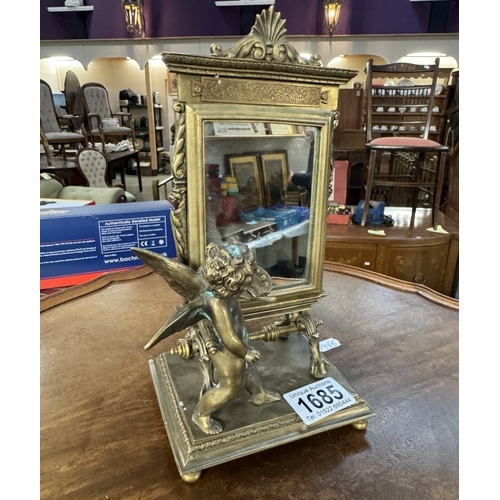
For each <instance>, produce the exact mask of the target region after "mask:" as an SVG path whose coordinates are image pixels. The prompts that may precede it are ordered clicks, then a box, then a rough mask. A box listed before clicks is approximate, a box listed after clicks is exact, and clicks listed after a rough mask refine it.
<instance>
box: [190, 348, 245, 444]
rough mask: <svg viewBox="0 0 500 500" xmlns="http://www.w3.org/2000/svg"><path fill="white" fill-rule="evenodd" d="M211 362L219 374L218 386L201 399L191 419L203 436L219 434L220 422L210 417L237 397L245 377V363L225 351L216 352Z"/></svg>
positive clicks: (220, 429)
mask: <svg viewBox="0 0 500 500" xmlns="http://www.w3.org/2000/svg"><path fill="white" fill-rule="evenodd" d="M212 361H213V363H214V366H215V369H216V370H217V372H218V374H219V384H218V385H217V386H215V387H212V388H211V389H209V390H208V391H207V392H206V393H205V394H204V395H203V396H202V397H201V399H200V401H199V402H198V404H197V405H196V408H195V409H194V411H193V416H192V417H191V418H192V420H193V422H194V423H195V424H196V425H197V426H198V427H199V428H200V429H201V430H202V431H203V432H204V433H205V434H219V433H220V432H221V431H222V425H221V424H220V422H217V420H214V419H213V418H212V417H211V415H212V413H213V412H215V411H217V410H218V409H220V408H222V407H223V406H224V405H225V404H226V403H227V402H228V401H230V400H231V399H233V398H234V397H235V396H236V395H238V393H239V392H240V390H241V388H242V386H243V377H244V375H245V361H243V360H242V359H240V358H237V357H236V356H234V355H233V354H231V353H229V352H227V351H225V352H224V351H222V352H218V353H217V354H215V355H214V356H212Z"/></svg>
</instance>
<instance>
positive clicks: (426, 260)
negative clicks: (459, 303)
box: [325, 207, 459, 296]
mask: <svg viewBox="0 0 500 500" xmlns="http://www.w3.org/2000/svg"><path fill="white" fill-rule="evenodd" d="M385 215H390V216H392V218H393V219H394V227H387V228H383V229H384V231H385V236H376V235H373V234H370V233H369V232H368V230H369V229H381V228H380V227H368V226H365V227H361V226H359V225H354V224H350V225H331V224H329V225H328V226H327V229H326V249H325V260H326V261H328V262H333V263H340V264H348V265H351V266H355V267H359V268H361V269H368V270H370V271H376V272H378V273H381V274H385V275H387V276H392V277H394V278H398V279H402V280H405V281H410V282H414V283H420V284H425V285H426V286H428V287H429V288H432V289H433V290H435V291H437V292H440V293H443V294H445V295H451V296H453V295H454V294H455V285H456V283H455V281H454V280H455V273H456V270H457V264H458V250H459V229H458V225H457V224H456V223H455V222H454V221H453V220H452V219H450V218H449V217H447V216H446V215H445V214H443V213H442V212H439V214H438V223H439V224H440V225H442V227H443V228H444V229H445V230H446V231H447V234H439V233H433V232H430V231H428V230H427V229H428V228H429V227H432V218H431V211H430V209H423V208H419V209H417V211H416V215H415V221H414V224H413V225H410V219H411V209H410V208H402V207H386V208H385Z"/></svg>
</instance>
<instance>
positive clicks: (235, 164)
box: [225, 153, 264, 212]
mask: <svg viewBox="0 0 500 500" xmlns="http://www.w3.org/2000/svg"><path fill="white" fill-rule="evenodd" d="M225 160H226V165H227V167H228V169H227V171H230V172H231V177H234V178H235V179H236V184H237V185H238V196H239V200H240V209H241V211H245V212H248V211H251V210H256V209H257V208H258V207H262V206H264V194H263V192H262V178H261V175H260V164H259V155H258V153H247V154H238V155H226V156H225Z"/></svg>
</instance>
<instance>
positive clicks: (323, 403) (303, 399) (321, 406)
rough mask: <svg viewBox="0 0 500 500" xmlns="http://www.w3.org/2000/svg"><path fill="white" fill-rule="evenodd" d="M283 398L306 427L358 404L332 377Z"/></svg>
mask: <svg viewBox="0 0 500 500" xmlns="http://www.w3.org/2000/svg"><path fill="white" fill-rule="evenodd" d="M283 397H284V398H285V400H286V402H287V403H288V404H289V405H290V406H291V407H292V408H293V409H294V410H295V412H296V413H297V415H298V416H299V417H300V418H301V419H302V421H303V422H304V423H305V424H306V425H310V424H313V423H315V422H318V421H319V420H321V419H323V418H325V417H327V416H328V415H332V414H333V413H336V412H338V411H340V410H343V409H344V408H347V407H348V406H351V405H353V404H355V403H356V400H355V399H354V397H353V396H352V395H351V394H350V393H349V392H348V391H347V390H346V389H345V388H344V387H342V386H341V385H340V384H339V383H338V382H337V381H336V380H334V379H333V378H332V377H326V378H324V379H323V380H320V381H318V382H313V383H311V384H308V385H305V386H303V387H300V388H298V389H295V390H293V391H290V392H287V393H286V394H283Z"/></svg>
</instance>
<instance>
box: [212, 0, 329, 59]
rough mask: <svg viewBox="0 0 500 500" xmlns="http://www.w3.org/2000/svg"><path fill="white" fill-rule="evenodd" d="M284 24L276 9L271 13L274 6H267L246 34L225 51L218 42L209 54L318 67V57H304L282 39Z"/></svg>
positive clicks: (283, 37) (284, 30)
mask: <svg viewBox="0 0 500 500" xmlns="http://www.w3.org/2000/svg"><path fill="white" fill-rule="evenodd" d="M284 25H285V20H284V19H281V14H280V13H279V12H274V6H273V5H271V6H270V7H269V9H267V10H263V11H262V13H261V14H257V16H256V21H255V24H254V25H253V27H252V29H251V30H250V33H249V34H248V35H247V36H246V37H244V38H242V39H241V40H240V41H238V42H237V43H236V44H235V45H233V47H231V48H230V49H229V50H227V51H223V50H222V48H221V46H220V45H218V44H213V45H212V46H211V51H212V54H213V55H215V56H218V57H228V58H235V59H253V60H255V61H269V62H280V63H290V64H304V65H311V66H321V62H320V59H321V56H319V55H315V56H313V57H311V59H305V58H303V57H302V56H301V55H300V54H299V52H298V51H297V49H295V48H294V47H293V46H292V45H291V44H290V43H289V42H287V41H286V39H285V33H286V29H285V28H284Z"/></svg>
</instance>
